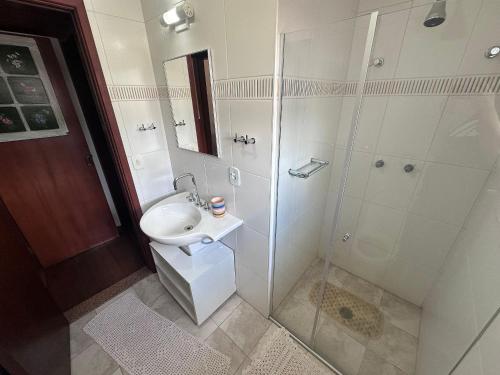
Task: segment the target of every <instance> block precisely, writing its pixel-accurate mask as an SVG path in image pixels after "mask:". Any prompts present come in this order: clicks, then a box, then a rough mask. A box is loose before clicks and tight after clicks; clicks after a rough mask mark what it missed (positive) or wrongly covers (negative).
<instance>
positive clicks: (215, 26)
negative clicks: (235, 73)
mask: <svg viewBox="0 0 500 375" xmlns="http://www.w3.org/2000/svg"><path fill="white" fill-rule="evenodd" d="M149 1H155V0H144V1H143V7H144V8H146V6H145V3H147V2H149ZM177 2H178V1H176V0H164V3H163V4H160V5H158V6H159V8H158V9H164V10H168V9H170V8H171V7H173V6H174V5H175V4H176V3H177ZM191 4H193V7H194V9H195V18H194V22H193V23H192V24H191V25H190V28H189V30H188V31H186V32H181V33H177V32H175V31H174V30H173V28H165V27H163V26H162V25H161V24H160V17H161V14H162V11H161V10H160V11H158V13H156V14H155V17H148V18H147V19H149V21H148V22H147V27H148V30H149V32H148V34H149V35H148V37H149V39H150V43H151V46H152V47H153V46H154V48H152V55H153V61H154V62H155V67H156V69H155V71H156V72H157V79H158V76H159V77H160V78H162V77H161V76H162V75H163V72H162V70H161V67H160V66H161V64H160V62H162V61H165V60H170V59H173V58H175V57H179V56H183V55H186V54H188V53H192V52H194V51H201V50H204V49H207V48H210V51H211V53H212V61H213V73H214V79H216V80H219V79H226V78H227V58H226V36H225V20H224V0H212V1H206V0H192V1H191ZM152 7H153V8H155V7H156V6H155V5H154V4H153V6H152ZM149 11H150V10H148V12H149ZM155 56H157V57H155ZM160 82H161V81H160Z"/></svg>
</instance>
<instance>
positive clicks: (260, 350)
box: [248, 323, 279, 360]
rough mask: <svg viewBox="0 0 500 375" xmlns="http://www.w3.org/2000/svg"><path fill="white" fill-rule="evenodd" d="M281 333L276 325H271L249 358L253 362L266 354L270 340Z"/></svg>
mask: <svg viewBox="0 0 500 375" xmlns="http://www.w3.org/2000/svg"><path fill="white" fill-rule="evenodd" d="M277 331H279V327H278V326H277V325H276V324H273V323H271V325H270V326H269V328H268V329H267V330H266V332H265V333H264V334H263V335H262V337H261V338H260V339H259V341H258V342H257V345H255V347H254V348H253V350H252V352H251V353H250V354H249V356H248V357H249V358H250V359H251V360H255V359H257V358H259V357H261V356H263V355H264V354H265V350H266V348H267V346H268V345H269V342H270V340H271V339H272V337H273V335H274V334H275V333H276V332H277Z"/></svg>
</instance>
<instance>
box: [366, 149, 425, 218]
mask: <svg viewBox="0 0 500 375" xmlns="http://www.w3.org/2000/svg"><path fill="white" fill-rule="evenodd" d="M374 160H383V161H384V163H385V164H384V166H383V167H381V168H377V167H375V162H373V163H372V164H371V168H370V178H369V180H368V185H367V188H366V194H365V199H366V200H368V201H370V202H373V203H377V204H380V205H382V206H389V207H392V208H399V209H402V210H406V208H407V207H408V205H409V203H410V200H411V197H412V195H413V192H414V191H415V188H416V186H417V182H418V179H419V177H420V175H421V173H422V169H423V165H424V163H423V162H420V161H416V160H410V159H400V158H393V157H390V156H384V155H376V156H375V158H374ZM408 164H410V165H413V166H414V167H415V169H414V170H413V171H412V172H410V173H406V172H405V171H404V167H405V165H408Z"/></svg>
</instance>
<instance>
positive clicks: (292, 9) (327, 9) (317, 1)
mask: <svg viewBox="0 0 500 375" xmlns="http://www.w3.org/2000/svg"><path fill="white" fill-rule="evenodd" d="M278 7H279V19H278V28H279V32H291V31H296V30H304V29H311V28H314V27H318V25H325V24H331V23H333V22H335V21H338V20H343V19H346V18H351V17H354V16H355V15H356V11H357V7H358V1H357V0H354V1H344V0H279V2H278Z"/></svg>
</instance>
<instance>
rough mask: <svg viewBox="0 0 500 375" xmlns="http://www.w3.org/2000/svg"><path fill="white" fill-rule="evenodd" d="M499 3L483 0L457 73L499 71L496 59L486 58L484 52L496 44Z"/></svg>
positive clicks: (498, 31) (492, 0)
mask: <svg viewBox="0 0 500 375" xmlns="http://www.w3.org/2000/svg"><path fill="white" fill-rule="evenodd" d="M499 14H500V3H499V2H498V1H497V0H484V1H483V6H482V8H481V11H480V13H479V17H478V19H477V21H476V23H475V25H474V31H473V32H472V37H471V39H470V41H469V43H468V45H467V49H466V51H465V56H464V58H463V60H462V64H461V65H460V69H459V74H489V73H497V74H498V73H500V64H499V63H498V59H487V58H486V57H485V56H484V53H485V52H486V50H487V49H488V48H489V47H492V46H495V45H498V37H497V35H498V34H499V33H500V24H499V22H498V15H499Z"/></svg>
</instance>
